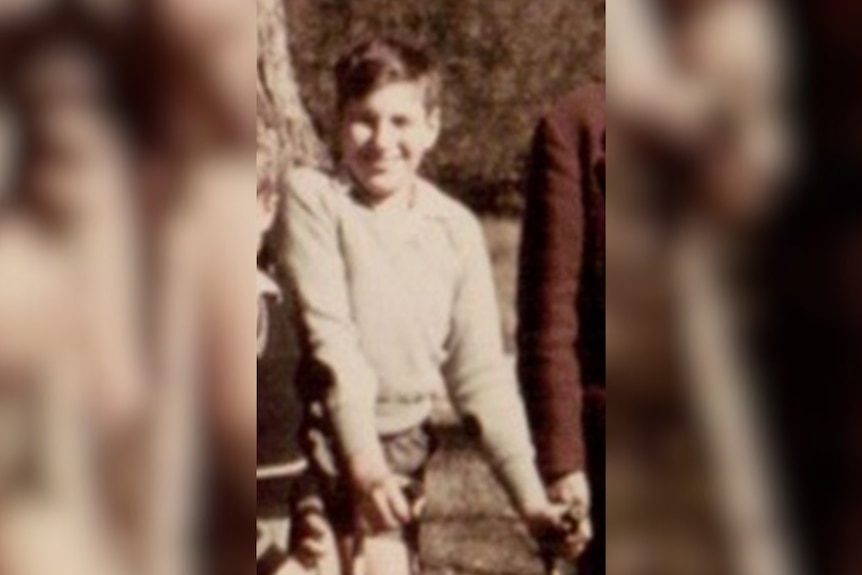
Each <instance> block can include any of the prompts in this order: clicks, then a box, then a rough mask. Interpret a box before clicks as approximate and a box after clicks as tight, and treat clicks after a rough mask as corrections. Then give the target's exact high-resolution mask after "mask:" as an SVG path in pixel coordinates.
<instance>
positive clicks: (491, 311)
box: [444, 215, 545, 510]
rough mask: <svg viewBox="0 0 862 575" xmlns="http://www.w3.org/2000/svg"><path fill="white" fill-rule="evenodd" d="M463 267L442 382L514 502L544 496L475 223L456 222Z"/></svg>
mask: <svg viewBox="0 0 862 575" xmlns="http://www.w3.org/2000/svg"><path fill="white" fill-rule="evenodd" d="M459 223H460V224H461V225H460V226H459V233H458V236H459V243H460V244H461V245H460V246H459V250H460V252H461V256H462V262H463V268H462V276H461V281H460V285H459V286H458V288H457V291H456V295H455V302H454V311H453V318H452V325H451V332H450V337H449V341H448V352H449V356H448V361H447V363H446V365H445V369H444V372H445V376H446V382H447V385H448V388H449V393H450V396H451V398H452V401H453V403H454V406H455V408H456V410H457V411H458V412H459V414H460V415H461V416H462V418H463V419H464V420H465V421H466V422H467V424H468V427H469V428H470V429H472V430H473V431H474V432H475V433H476V434H477V435H479V438H480V439H481V441H482V444H483V446H484V447H485V450H486V452H487V454H488V456H489V459H490V462H491V465H492V467H493V468H494V469H495V471H496V472H497V474H498V475H499V477H500V478H501V480H502V481H503V483H504V484H505V486H506V487H507V489H508V490H509V493H510V494H511V496H512V497H513V499H514V500H515V503H516V504H517V505H518V506H519V507H520V508H521V509H522V510H523V509H528V508H535V507H537V506H540V505H542V504H543V503H544V501H545V495H544V490H543V487H542V482H541V479H540V477H539V474H538V471H537V469H536V465H535V461H534V451H533V447H532V444H531V442H530V434H529V428H528V426H527V419H526V415H525V411H524V405H523V402H522V400H521V397H520V395H519V393H518V388H517V384H516V381H515V377H514V369H513V366H512V365H511V363H510V362H509V360H508V359H507V358H506V356H505V354H504V350H503V339H502V330H501V322H500V317H499V310H498V307H497V298H496V292H495V289H494V282H493V275H492V270H491V263H490V259H489V257H488V252H487V249H486V246H485V243H484V238H483V236H482V230H481V228H480V227H479V225H478V222H476V221H475V219H474V218H473V217H472V216H466V215H465V217H464V218H463V220H461V221H460V222H459Z"/></svg>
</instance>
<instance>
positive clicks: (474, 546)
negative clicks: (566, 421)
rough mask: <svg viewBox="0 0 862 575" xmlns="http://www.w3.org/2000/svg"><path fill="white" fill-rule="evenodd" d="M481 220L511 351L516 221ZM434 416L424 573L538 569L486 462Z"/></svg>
mask: <svg viewBox="0 0 862 575" xmlns="http://www.w3.org/2000/svg"><path fill="white" fill-rule="evenodd" d="M483 226H484V228H485V232H486V237H487V239H488V248H489V251H490V253H491V259H492V263H493V265H494V273H495V276H496V280H497V286H498V292H499V297H500V305H501V311H502V316H503V324H504V332H505V335H506V341H507V346H508V347H509V349H510V351H511V350H512V347H511V346H512V344H513V334H514V329H515V306H514V302H515V293H516V288H515V283H516V278H517V265H516V264H517V253H518V241H519V231H520V226H519V224H518V222H517V221H515V220H510V219H486V220H484V221H483ZM439 415H440V420H441V421H442V423H441V425H439V426H438V430H439V436H440V439H441V449H440V451H439V453H438V456H437V457H436V458H435V459H434V461H433V463H432V466H431V470H430V475H429V478H428V496H429V508H428V514H427V522H426V527H425V529H424V531H423V538H422V541H423V557H424V561H425V564H426V567H427V573H428V575H534V574H536V575H540V574H541V573H542V568H541V563H540V562H539V560H538V558H537V556H536V553H535V548H534V547H533V544H532V542H531V541H530V538H529V537H528V536H527V534H526V531H525V530H524V529H523V527H522V526H521V525H520V524H519V522H518V520H517V518H516V516H515V514H514V511H513V510H512V508H511V506H510V505H509V503H508V501H507V498H506V496H505V494H504V493H503V491H502V489H501V488H500V486H499V484H498V483H497V482H496V480H495V479H494V477H493V476H492V474H491V472H490V470H489V468H488V466H487V465H485V463H484V462H483V460H482V458H481V457H480V455H479V454H478V453H477V451H476V449H475V447H474V446H473V445H471V444H470V443H469V442H468V441H466V438H465V437H464V435H463V433H462V432H461V431H460V429H459V428H458V427H457V425H455V424H454V422H453V418H452V416H451V412H450V411H449V410H448V409H447V408H446V407H445V405H443V406H441V409H440V414H439Z"/></svg>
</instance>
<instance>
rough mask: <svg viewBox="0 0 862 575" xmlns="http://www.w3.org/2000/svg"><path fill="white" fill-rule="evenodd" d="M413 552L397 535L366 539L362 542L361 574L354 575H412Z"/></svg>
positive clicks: (413, 572) (413, 571)
mask: <svg viewBox="0 0 862 575" xmlns="http://www.w3.org/2000/svg"><path fill="white" fill-rule="evenodd" d="M414 553H415V552H414V551H413V550H411V549H410V546H409V545H408V543H407V541H405V540H404V538H402V537H399V536H398V535H397V534H394V535H390V534H384V535H379V536H373V537H366V538H365V539H364V540H363V542H362V548H361V554H360V556H361V558H362V567H363V568H364V571H363V572H362V573H355V574H354V575H414V574H415V573H416V571H415V570H414V556H415V555H414Z"/></svg>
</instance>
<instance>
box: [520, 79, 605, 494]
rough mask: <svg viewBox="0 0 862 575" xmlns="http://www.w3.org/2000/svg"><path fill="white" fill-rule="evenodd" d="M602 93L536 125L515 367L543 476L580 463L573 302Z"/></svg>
mask: <svg viewBox="0 0 862 575" xmlns="http://www.w3.org/2000/svg"><path fill="white" fill-rule="evenodd" d="M596 107H598V108H599V109H600V110H601V113H602V114H603V109H604V102H603V93H602V92H601V91H600V90H598V89H592V88H591V89H585V90H582V91H580V92H578V93H575V94H574V95H572V96H570V97H569V98H567V99H566V100H565V101H564V102H563V103H562V104H561V106H560V107H558V108H557V109H556V110H555V111H554V112H553V113H552V114H551V115H549V116H548V117H547V118H545V119H544V120H543V121H542V122H541V124H540V125H539V127H538V129H537V131H536V134H535V138H534V144H533V151H532V158H531V162H530V167H529V173H528V179H527V205H526V214H525V219H524V228H523V240H522V248H521V270H520V278H519V297H518V299H519V302H518V306H519V330H518V345H519V350H518V356H519V358H518V369H519V378H520V382H521V387H522V392H523V395H524V399H525V401H526V404H527V411H528V414H529V417H530V423H531V427H532V430H533V437H534V441H535V443H536V448H537V451H538V463H539V466H540V469H541V471H542V474H543V476H544V477H545V478H546V479H547V480H553V479H555V478H558V477H561V476H563V475H566V474H568V473H572V472H574V471H581V470H584V468H585V465H586V464H585V447H584V437H583V426H582V416H583V413H582V412H583V394H584V385H583V381H582V378H583V369H582V365H581V361H580V359H579V356H578V351H577V348H578V341H579V337H580V330H581V327H582V321H581V319H582V318H580V316H579V310H578V301H579V295H580V290H581V288H582V285H581V278H582V277H583V272H584V267H585V265H590V262H589V260H588V259H585V246H587V245H588V244H589V241H588V240H589V238H587V237H586V234H587V233H589V232H590V230H591V227H590V226H589V223H588V218H589V210H588V208H587V206H586V203H585V200H586V199H587V198H588V197H589V186H591V185H594V183H595V178H594V175H593V173H592V163H593V162H592V161H591V158H590V155H591V154H590V147H591V143H592V142H593V141H594V138H593V137H592V133H591V132H592V130H591V124H593V122H591V121H590V115H591V114H593V113H594V109H595V108H596Z"/></svg>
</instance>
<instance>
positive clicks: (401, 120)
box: [392, 116, 411, 128]
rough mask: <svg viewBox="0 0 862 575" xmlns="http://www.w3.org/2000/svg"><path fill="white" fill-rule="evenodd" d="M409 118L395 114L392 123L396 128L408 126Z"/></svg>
mask: <svg viewBox="0 0 862 575" xmlns="http://www.w3.org/2000/svg"><path fill="white" fill-rule="evenodd" d="M410 124H411V122H410V118H408V117H407V116H395V117H394V118H392V125H393V126H395V127H396V128H406V127H408V126H410Z"/></svg>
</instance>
